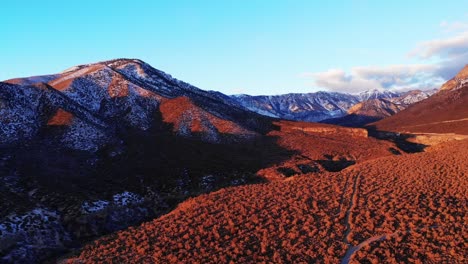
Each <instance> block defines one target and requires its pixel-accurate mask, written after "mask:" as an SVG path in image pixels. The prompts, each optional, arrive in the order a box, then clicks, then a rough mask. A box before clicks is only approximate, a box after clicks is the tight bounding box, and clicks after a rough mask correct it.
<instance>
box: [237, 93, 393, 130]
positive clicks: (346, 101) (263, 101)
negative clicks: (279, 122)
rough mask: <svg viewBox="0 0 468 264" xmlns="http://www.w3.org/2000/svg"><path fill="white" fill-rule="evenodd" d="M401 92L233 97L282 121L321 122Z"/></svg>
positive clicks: (240, 103)
mask: <svg viewBox="0 0 468 264" xmlns="http://www.w3.org/2000/svg"><path fill="white" fill-rule="evenodd" d="M401 95H402V93H401V92H392V91H387V90H378V89H373V90H369V91H364V92H361V93H358V94H347V93H336V92H316V93H304V94H300V93H299V94H283V95H273V96H262V95H260V96H250V95H233V96H231V98H232V99H233V100H234V101H236V102H237V103H238V104H239V105H241V106H243V107H245V108H247V109H249V110H251V111H254V112H257V113H259V114H262V115H266V116H270V117H276V118H281V119H288V120H296V121H306V122H318V121H322V120H326V119H330V118H339V117H342V116H344V115H346V114H347V111H348V110H349V109H350V108H351V107H352V106H354V105H356V104H358V103H360V102H363V101H366V100H371V99H385V98H395V97H399V96H401Z"/></svg>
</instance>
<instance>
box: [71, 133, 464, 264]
mask: <svg viewBox="0 0 468 264" xmlns="http://www.w3.org/2000/svg"><path fill="white" fill-rule="evenodd" d="M467 149H468V141H467V140H465V141H460V142H451V143H448V144H446V146H443V147H442V146H437V147H436V148H433V149H429V151H428V152H424V153H419V154H412V155H408V154H405V155H400V156H391V157H383V158H379V159H375V160H371V161H368V162H364V163H361V164H358V165H356V166H353V167H351V168H348V169H345V170H343V171H341V172H338V173H324V174H314V173H311V174H307V175H305V176H301V177H296V178H291V179H292V180H288V181H274V182H270V183H267V184H257V185H250V186H242V187H234V188H227V189H222V190H220V191H217V192H215V193H211V194H207V195H202V196H199V197H197V198H194V199H190V200H188V201H186V202H184V203H182V204H181V205H180V206H179V207H178V208H177V209H176V210H174V211H173V212H172V213H170V214H168V215H165V216H163V217H160V218H158V219H155V220H154V221H152V222H148V223H145V224H143V225H141V226H140V227H137V228H130V229H128V230H126V231H122V232H119V233H116V234H114V235H111V236H108V237H105V238H102V239H100V240H98V241H96V242H94V243H92V244H90V245H88V246H86V247H85V248H84V250H83V251H82V253H81V255H80V256H79V257H77V258H75V259H71V260H70V262H74V261H75V262H78V263H80V262H85V263H102V262H114V263H125V262H138V261H140V262H143V263H169V262H170V263H176V262H183V263H187V262H190V263H229V262H231V261H232V262H233V263H260V262H275V263H282V262H283V263H311V262H317V263H339V262H341V261H343V263H348V261H349V262H350V263H383V262H385V263H402V262H404V263H440V262H446V263H466V261H467V259H466V256H467V255H468V241H467V234H468V228H467V227H466V223H468V216H467V211H466V208H467V205H468V197H467V193H468V179H467V174H468V169H467V166H468V164H467V160H468V152H467ZM345 256H346V257H345Z"/></svg>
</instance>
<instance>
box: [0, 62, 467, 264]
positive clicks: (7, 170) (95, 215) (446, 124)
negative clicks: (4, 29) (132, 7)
mask: <svg viewBox="0 0 468 264" xmlns="http://www.w3.org/2000/svg"><path fill="white" fill-rule="evenodd" d="M465 70H466V69H464V70H462V73H463V72H464V71H465ZM462 73H460V74H459V75H457V77H456V78H454V79H453V80H450V81H449V82H447V83H448V84H446V85H444V86H443V88H444V89H440V90H438V91H437V92H436V91H433V92H431V93H429V92H422V91H412V92H408V93H404V94H399V93H393V92H388V91H384V92H382V91H377V90H375V91H371V92H364V93H361V94H360V95H359V96H354V95H349V94H348V95H343V94H338V93H327V92H319V93H316V94H308V95H300V94H296V95H294V94H293V95H284V96H276V97H262V96H260V97H251V96H247V95H242V96H227V95H224V94H222V93H219V92H214V91H205V90H201V89H199V88H197V87H195V86H192V85H190V84H188V83H185V82H183V81H180V80H177V79H176V78H174V77H172V76H170V75H169V74H167V73H165V72H162V71H160V70H157V69H155V68H153V67H151V66H150V65H149V64H147V63H145V62H143V61H141V60H137V59H116V60H110V61H103V62H97V63H91V64H85V65H79V66H76V67H72V68H70V69H68V70H66V71H64V72H62V73H57V74H52V75H46V76H35V77H28V78H16V79H11V80H7V81H5V82H1V83H0V128H1V129H0V178H1V182H2V184H1V185H0V203H1V204H2V206H1V208H0V260H1V261H2V262H5V263H40V262H59V263H129V262H131V263H133V262H141V263H174V262H181V263H188V262H197V263H230V262H234V263H258V262H275V263H298V262H300V263H315V262H318V263H380V262H387V263H401V262H405V263H418V261H420V262H421V261H422V262H423V263H431V262H433V263H434V262H441V261H446V262H452V261H455V260H456V261H461V262H464V261H466V256H467V255H468V244H467V242H466V239H464V237H465V234H467V233H468V230H467V229H466V228H467V227H466V225H465V223H466V222H467V221H468V218H467V217H468V215H467V212H466V206H467V203H468V197H467V196H466V193H468V185H467V173H468V169H467V168H468V167H467V166H468V164H467V160H468V153H467V149H468V131H467V130H466V129H467V126H466V124H465V123H466V119H467V111H466V110H467V103H466V101H467V100H466V93H467V91H468V90H467V89H468V86H467V85H466V82H465V81H464V79H463V76H464V75H463V74H462ZM447 87H448V88H447ZM339 97H345V98H347V99H346V100H348V101H349V102H345V101H346V100H344V99H342V98H339ZM273 106H274V107H273ZM296 106H297V107H299V106H300V107H305V109H306V110H305V111H303V112H302V114H301V115H302V117H301V115H293V114H292V112H294V111H292V110H291V109H297V108H295V107H296ZM311 106H312V107H311ZM317 107H318V108H317ZM268 109H269V110H268ZM288 109H289V110H288ZM317 109H318V110H317ZM270 110H271V111H270ZM290 110H291V111H292V112H291V111H290ZM288 111H289V112H288ZM310 111H313V112H314V111H315V112H314V113H312V114H310V113H309V112H310ZM280 112H281V113H282V114H279V113H280ZM334 113H335V114H336V113H339V115H341V116H340V117H339V118H337V119H327V120H325V119H326V118H329V117H333V116H335V117H336V115H335V114H334ZM318 117H320V119H321V121H323V122H324V123H313V122H307V121H317V120H318V119H317V118H318ZM356 117H359V118H357V119H355V118H356ZM362 117H365V118H364V119H362ZM322 118H323V119H322ZM291 119H292V120H291ZM330 120H334V121H333V122H329V121H330ZM337 120H339V121H340V122H335V121H337ZM350 120H351V121H350ZM362 120H365V122H361V121H362ZM346 122H348V123H347V124H344V123H346ZM336 124H341V125H344V126H338V125H336ZM345 125H347V126H345ZM349 126H351V127H349ZM420 262H419V263H420Z"/></svg>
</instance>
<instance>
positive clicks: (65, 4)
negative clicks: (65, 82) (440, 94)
mask: <svg viewBox="0 0 468 264" xmlns="http://www.w3.org/2000/svg"><path fill="white" fill-rule="evenodd" d="M465 7H466V2H465V1H443V2H441V1H310V0H309V1H272V0H270V1H258V0H246V1H234V0H232V1H230V0H224V1H219V0H218V1H214V0H213V1H207V0H198V1H182V0H179V1H178V0H172V1H137V0H135V1H116V0H114V1H86V0H84V1H47V0H45V1H13V0H8V1H3V2H2V7H1V8H2V11H3V12H2V16H0V33H1V36H2V39H1V42H0V58H1V63H0V80H5V79H9V78H13V77H20V76H31V75H42V74H48V73H56V72H60V71H62V70H64V69H66V68H69V67H71V66H73V65H77V64H84V63H90V62H96V61H102V60H108V59H113V58H122V57H125V58H139V59H141V60H144V61H146V62H147V63H149V64H151V65H152V66H154V67H155V68H158V69H160V70H163V71H165V72H167V73H170V74H172V75H173V76H174V77H176V78H178V79H181V80H184V81H186V82H189V83H192V84H193V85H196V86H198V87H200V88H202V89H206V90H218V91H221V92H224V93H227V94H234V93H248V94H279V93H288V92H314V91H317V90H333V91H346V92H357V91H359V90H365V89H369V88H373V87H375V88H381V89H390V88H393V89H407V88H433V87H431V86H437V85H439V84H440V83H441V82H443V81H444V80H445V79H447V78H448V76H451V75H452V74H454V73H456V71H457V70H459V68H460V67H461V66H463V65H464V64H466V63H468V55H467V51H468V48H467V47H468V36H467V32H468V27H467V25H468V10H467V9H466V8H465Z"/></svg>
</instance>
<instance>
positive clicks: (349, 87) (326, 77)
mask: <svg viewBox="0 0 468 264" xmlns="http://www.w3.org/2000/svg"><path fill="white" fill-rule="evenodd" d="M465 25H467V26H468V24H464V23H461V22H453V23H448V22H445V21H444V22H442V23H441V27H443V28H451V29H453V30H455V29H457V30H459V29H462V28H463V27H464V26H465ZM467 28H468V27H467ZM409 55H410V56H411V57H413V58H417V59H419V60H421V61H423V62H425V63H419V64H408V65H388V66H358V67H353V68H351V70H350V71H349V72H345V71H344V70H342V69H330V70H328V71H324V72H315V73H307V74H303V75H302V76H304V77H308V78H312V79H313V81H314V84H315V86H316V87H320V88H325V89H328V90H332V91H341V92H350V93H354V92H360V91H364V90H369V89H393V90H409V89H432V88H437V87H440V85H442V84H443V83H444V82H445V81H446V80H448V79H450V78H452V77H453V76H455V75H456V74H457V72H458V71H460V69H462V68H463V67H464V66H465V65H466V64H467V63H468V30H467V31H465V32H459V33H458V34H457V35H455V36H452V37H449V38H445V39H435V40H430V41H425V42H422V43H420V44H419V45H418V46H417V48H415V49H414V50H412V51H411V52H410V53H409Z"/></svg>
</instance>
